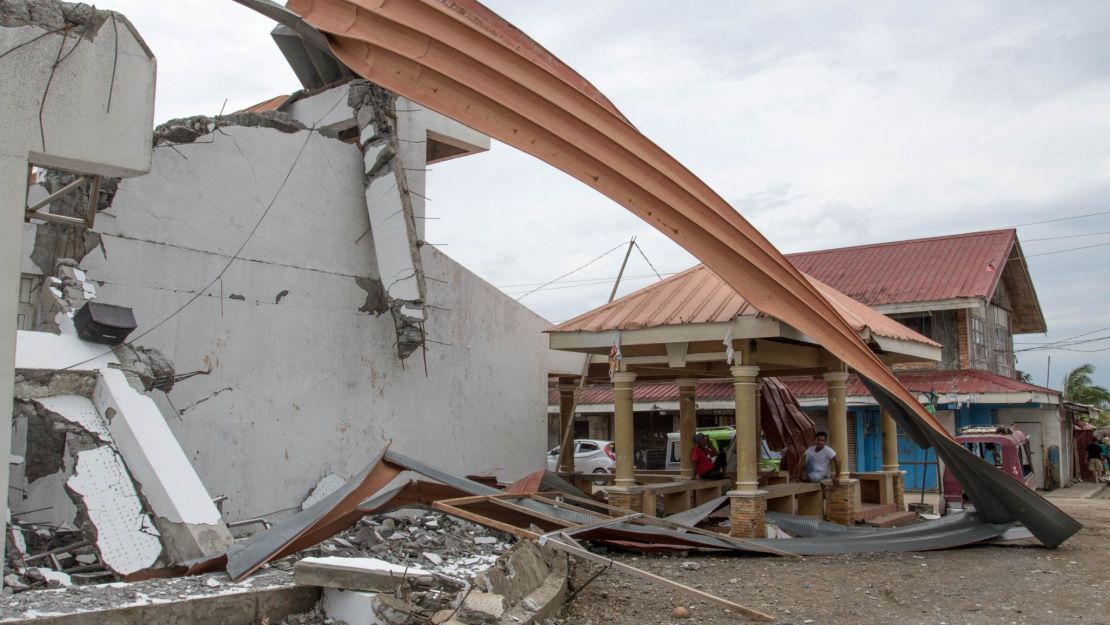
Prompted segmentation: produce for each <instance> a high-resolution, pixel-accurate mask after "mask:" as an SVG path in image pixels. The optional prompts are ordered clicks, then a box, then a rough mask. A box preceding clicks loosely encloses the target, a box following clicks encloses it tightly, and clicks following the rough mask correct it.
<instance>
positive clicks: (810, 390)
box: [781, 369, 1060, 397]
mask: <svg viewBox="0 0 1110 625" xmlns="http://www.w3.org/2000/svg"><path fill="white" fill-rule="evenodd" d="M895 375H897V376H898V379H899V380H900V381H901V382H902V384H903V385H904V386H905V387H906V388H908V389H909V390H911V391H913V392H915V393H928V392H929V391H935V392H937V393H949V392H956V393H973V394H980V395H983V394H986V393H1048V394H1051V395H1059V394H1060V391H1054V390H1052V389H1050V388H1045V387H1043V386H1037V385H1035V384H1026V383H1025V382H1021V381H1019V380H1015V379H1013V378H1007V377H1003V376H1000V375H995V374H993V373H988V372H986V371H979V370H975V369H963V370H959V371H899V372H896V374H895ZM781 379H782V382H783V384H785V385H786V387H787V388H789V389H790V392H791V393H794V396H795V397H825V396H827V395H828V386H827V385H826V383H825V381H824V380H823V379H821V378H817V379H812V378H781ZM847 393H848V395H855V396H860V395H870V393H869V392H868V391H867V387H865V386H864V385H863V382H860V380H859V377H857V376H855V375H852V376H850V377H849V378H848V387H847Z"/></svg>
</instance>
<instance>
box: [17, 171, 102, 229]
mask: <svg viewBox="0 0 1110 625" xmlns="http://www.w3.org/2000/svg"><path fill="white" fill-rule="evenodd" d="M34 167H35V165H34V164H33V163H32V164H29V165H28V167H27V179H28V180H30V179H31V176H32V175H33V173H34V172H33V168H34ZM69 173H72V174H73V175H75V176H77V179H76V180H74V181H73V182H71V183H69V184H67V185H66V186H64V187H62V188H61V189H58V190H57V191H55V192H54V193H51V194H50V195H48V196H46V197H44V198H43V199H41V200H39V201H37V202H35V203H34V204H31V205H28V206H27V207H26V209H25V210H24V218H25V219H28V220H31V219H35V220H39V221H48V222H51V223H58V224H67V225H70V226H82V227H84V228H87V229H90V230H91V229H92V227H93V224H94V222H95V221H96V205H97V202H98V201H99V198H100V176H96V175H92V174H82V173H78V172H69ZM85 184H88V190H89V201H88V205H87V206H86V207H85V217H84V218H81V217H69V216H66V215H55V214H52V213H48V212H40V210H39V209H41V208H43V207H48V206H49V205H50V204H51V203H53V202H54V201H55V200H58V199H60V198H61V197H62V196H64V195H65V194H67V193H70V192H71V191H73V190H75V189H78V188H80V187H82V186H84V185H85Z"/></svg>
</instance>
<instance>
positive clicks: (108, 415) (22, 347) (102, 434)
mask: <svg viewBox="0 0 1110 625" xmlns="http://www.w3.org/2000/svg"><path fill="white" fill-rule="evenodd" d="M57 265H58V275H57V276H51V277H49V278H48V279H47V281H46V284H47V288H45V289H43V290H42V291H41V293H40V295H41V299H42V300H43V303H42V304H40V305H39V307H38V308H39V312H40V314H41V315H43V316H44V317H51V318H52V321H51V323H50V327H51V328H53V329H54V330H55V331H56V332H57V334H53V333H48V332H33V331H25V332H20V333H19V336H18V338H17V349H16V362H15V367H16V370H17V372H18V375H17V384H16V388H15V404H16V410H15V413H16V416H17V417H18V418H17V419H15V420H14V426H15V430H16V436H15V437H14V441H13V442H14V444H13V452H16V453H19V454H22V457H23V458H24V462H23V463H22V465H21V466H19V467H17V470H16V471H14V472H13V476H12V480H11V482H12V484H11V486H12V487H13V488H11V489H10V491H9V497H8V499H9V501H10V505H11V509H12V511H13V513H14V515H15V517H16V518H17V519H18V521H19V523H20V524H23V525H26V526H33V524H36V523H37V524H42V525H45V526H47V527H51V528H55V529H58V530H70V529H72V530H76V531H77V532H79V533H80V534H83V535H84V536H85V541H84V542H87V543H89V544H90V545H91V546H92V547H93V548H94V549H95V552H96V557H97V559H98V560H99V562H100V563H101V564H102V565H103V566H104V567H107V569H108V570H110V571H112V572H113V573H116V574H118V575H121V576H128V575H132V574H135V573H138V572H139V571H143V570H145V569H149V568H152V567H154V566H156V565H164V564H166V563H171V562H185V561H188V560H192V559H196V558H200V557H205V556H212V555H216V554H219V553H222V552H223V550H224V549H226V548H227V547H228V546H229V545H230V544H231V534H230V532H229V531H228V528H227V527H226V525H225V524H224V522H223V520H222V519H221V518H220V514H219V511H218V510H217V509H216V506H215V505H214V504H213V502H212V500H211V497H210V496H209V495H208V493H207V491H205V489H204V486H203V485H202V484H201V482H200V480H199V478H198V477H197V475H196V473H195V471H193V468H192V466H191V465H190V464H189V461H188V459H187V458H186V457H185V454H184V453H183V452H182V450H181V447H180V446H179V445H178V443H177V440H176V439H175V437H174V435H173V433H172V432H171V431H170V430H169V428H168V427H167V426H166V422H165V418H164V416H163V414H162V413H161V411H160V410H159V408H158V407H157V405H156V404H155V403H154V401H153V400H152V399H151V398H150V396H149V395H148V394H147V393H148V392H149V391H152V390H154V389H155V388H161V389H169V388H172V382H173V379H174V377H175V376H174V371H173V365H172V363H170V362H169V361H168V360H167V359H166V358H165V357H164V356H163V355H161V354H160V353H158V352H157V351H156V350H152V349H149V348H137V347H130V346H118V347H116V348H115V352H118V356H117V353H115V352H114V351H113V349H110V348H108V347H106V346H105V345H100V344H96V343H91V342H89V341H85V340H83V339H82V338H81V337H80V336H79V335H78V329H77V326H76V324H75V322H74V318H75V314H76V311H77V310H78V309H79V308H80V307H82V306H83V305H85V304H86V302H87V300H90V299H92V298H95V297H96V289H95V287H93V286H92V285H91V284H90V283H89V282H88V280H87V277H86V274H85V272H84V271H82V270H81V269H80V268H79V267H78V266H76V263H75V262H74V261H72V260H69V259H67V260H61V261H58V263H57ZM163 554H164V556H165V557H163ZM30 555H31V554H26V553H20V554H17V558H16V562H19V561H21V559H22V558H24V557H26V556H30ZM55 566H58V565H57V564H55Z"/></svg>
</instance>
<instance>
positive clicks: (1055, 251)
mask: <svg viewBox="0 0 1110 625" xmlns="http://www.w3.org/2000/svg"><path fill="white" fill-rule="evenodd" d="M1107 245H1110V242H1108V243H1096V244H1094V245H1084V246H1082V247H1070V248H1068V249H1066V250H1053V251H1051V252H1041V253H1039V254H1025V255H1023V256H1021V258H1023V259H1027V258H1036V257H1038V256H1049V255H1052V254H1063V253H1064V252H1078V251H1079V250H1089V249H1091V248H1095V247H1106V246H1107Z"/></svg>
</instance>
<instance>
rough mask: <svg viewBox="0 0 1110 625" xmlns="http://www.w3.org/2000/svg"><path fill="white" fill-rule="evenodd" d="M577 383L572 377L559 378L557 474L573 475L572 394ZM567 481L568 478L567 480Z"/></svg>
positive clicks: (566, 476)
mask: <svg viewBox="0 0 1110 625" xmlns="http://www.w3.org/2000/svg"><path fill="white" fill-rule="evenodd" d="M577 392H578V385H577V384H575V383H574V382H573V378H559V465H558V467H559V468H558V471H559V475H561V476H563V477H564V478H570V476H572V475H574V427H573V424H572V423H573V421H574V395H575V393H577ZM568 481H569V480H568Z"/></svg>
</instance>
